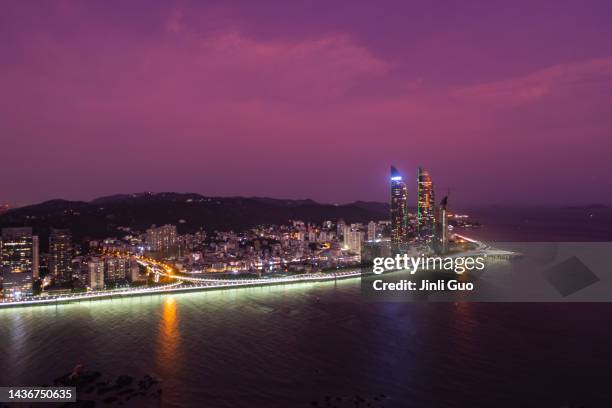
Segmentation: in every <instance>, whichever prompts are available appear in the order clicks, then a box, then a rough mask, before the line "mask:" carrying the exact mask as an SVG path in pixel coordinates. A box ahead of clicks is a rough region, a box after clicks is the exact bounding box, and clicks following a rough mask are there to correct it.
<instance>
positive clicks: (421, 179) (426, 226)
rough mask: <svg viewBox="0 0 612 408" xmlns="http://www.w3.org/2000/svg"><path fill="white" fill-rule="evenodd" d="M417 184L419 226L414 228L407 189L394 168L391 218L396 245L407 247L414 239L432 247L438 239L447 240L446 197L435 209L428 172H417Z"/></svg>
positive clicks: (422, 170)
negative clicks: (409, 211) (405, 245)
mask: <svg viewBox="0 0 612 408" xmlns="http://www.w3.org/2000/svg"><path fill="white" fill-rule="evenodd" d="M417 183H418V184H417V194H418V197H417V216H416V225H413V224H411V223H410V222H409V219H408V188H407V187H406V183H405V182H404V178H403V176H402V175H401V174H400V172H399V171H398V170H397V169H396V168H395V167H394V166H391V214H390V215H391V243H393V244H407V243H409V242H411V241H413V240H415V239H416V240H417V241H420V242H428V243H433V242H434V238H436V237H437V238H440V239H442V240H444V241H445V240H446V202H447V197H444V199H443V200H442V201H441V202H440V206H439V207H438V208H437V209H436V205H435V198H434V188H433V183H432V181H431V177H430V176H429V172H428V171H427V170H424V169H423V168H421V167H419V169H418V174H417ZM436 213H438V214H436ZM436 221H438V222H436ZM436 241H437V240H436Z"/></svg>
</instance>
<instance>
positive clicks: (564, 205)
mask: <svg viewBox="0 0 612 408" xmlns="http://www.w3.org/2000/svg"><path fill="white" fill-rule="evenodd" d="M145 194H151V195H158V194H179V195H189V194H194V195H199V196H202V197H207V198H225V199H230V198H236V199H238V198H243V199H270V200H279V201H285V200H286V201H312V202H315V203H317V204H322V205H350V204H354V203H358V202H364V203H376V204H388V203H389V202H388V201H383V200H359V199H357V200H352V201H344V202H330V201H322V200H316V199H313V198H308V197H302V198H289V197H273V196H263V195H261V196H253V195H250V196H247V195H209V194H204V193H198V192H194V191H185V192H181V191H139V192H129V193H123V192H120V193H112V194H104V195H99V196H95V197H93V198H86V199H68V198H62V197H54V198H50V199H46V200H41V201H37V202H32V203H25V204H23V205H12V204H11V203H10V202H6V201H4V202H3V201H0V205H3V204H10V205H11V207H10V208H11V209H18V208H23V207H29V206H36V205H40V204H43V203H46V202H50V201H56V200H61V201H69V202H84V203H92V202H93V201H96V200H99V199H103V198H111V197H115V196H130V195H145ZM443 196H444V195H441V197H443ZM409 201H410V199H409ZM438 201H439V200H438ZM450 204H451V205H450V207H451V208H453V206H454V207H455V208H458V209H461V210H467V209H470V208H472V209H480V208H494V207H499V208H559V209H563V208H568V207H579V208H582V207H591V206H603V207H607V208H612V204H610V203H604V202H588V201H587V202H582V203H555V204H553V203H536V204H528V203H472V204H465V203H456V204H454V205H453V202H452V195H451V201H450ZM409 207H416V196H415V197H414V205H413V204H412V203H409Z"/></svg>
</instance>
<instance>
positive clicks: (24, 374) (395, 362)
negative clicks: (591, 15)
mask: <svg viewBox="0 0 612 408" xmlns="http://www.w3.org/2000/svg"><path fill="white" fill-rule="evenodd" d="M494 211H495V212H496V213H497V216H495V217H492V218H489V217H490V216H491V215H490V214H489V213H487V212H486V211H485V212H482V213H480V214H478V215H477V214H475V213H474V215H475V216H476V217H477V219H479V220H481V221H482V222H483V223H484V226H483V227H482V228H480V229H478V230H472V234H471V235H472V236H475V235H477V236H478V237H479V238H483V239H484V238H486V239H489V240H491V241H493V240H495V239H501V240H505V241H521V240H528V239H527V238H528V237H529V238H531V240H534V237H537V238H540V237H541V239H542V240H557V241H588V240H594V241H595V240H597V241H612V211H610V210H600V211H598V214H597V215H595V216H590V215H588V214H587V215H585V214H584V211H582V210H571V211H570V210H555V211H558V214H557V215H556V216H554V217H553V216H552V215H551V211H553V210H544V212H542V211H543V210H542V209H533V210H529V211H526V212H524V213H520V212H519V211H517V210H513V211H510V212H509V213H504V212H503V211H502V210H500V209H494ZM538 211H540V212H542V213H541V214H540V215H538ZM568 211H569V213H568ZM502 213H503V214H502ZM513 217H514V220H513ZM547 217H550V218H547ZM559 217H561V218H559ZM594 217H597V222H595V221H593V222H591V220H592V219H593V218H594ZM517 226H518V227H517ZM542 231H546V234H544V233H542ZM465 233H466V234H468V232H467V231H466V232H465ZM513 234H514V235H513ZM580 238H582V239H580ZM610 362H612V304H605V303H604V304H564V303H549V304H537V303H531V304H524V303H512V304H505V303H486V304H484V303H435V304H434V303H376V302H365V301H364V300H363V299H362V296H361V288H360V282H359V280H358V279H357V280H345V281H338V282H326V283H301V284H295V285H287V286H272V287H260V288H243V289H232V290H222V291H211V292H199V293H189V294H179V295H154V296H143V297H135V298H124V299H117V300H102V301H93V302H83V303H77V304H66V305H59V306H39V307H28V308H17V309H7V310H0V385H40V384H45V383H47V384H48V383H50V382H52V380H53V379H54V378H56V377H58V376H60V375H62V374H65V373H67V372H70V371H71V370H72V368H73V367H74V365H75V364H77V363H82V364H84V365H85V367H86V368H87V369H90V370H97V371H100V372H102V373H103V375H104V376H106V377H116V376H118V375H121V374H128V375H131V376H134V377H139V376H140V377H141V376H143V375H145V374H150V375H152V376H154V377H155V378H158V379H160V380H161V381H162V388H163V396H162V399H161V401H160V402H156V403H155V404H154V405H152V404H153V403H151V402H141V406H163V407H325V406H329V407H331V406H337V407H367V406H370V407H383V406H384V407H481V406H482V407H570V406H571V407H573V406H576V407H577V406H584V407H591V406H592V407H600V406H601V407H608V406H612V387H610V385H609V384H610V378H611V376H612V368H611V366H610ZM130 404H131V403H130ZM368 404H369V405H368ZM99 406H106V405H105V404H103V403H99Z"/></svg>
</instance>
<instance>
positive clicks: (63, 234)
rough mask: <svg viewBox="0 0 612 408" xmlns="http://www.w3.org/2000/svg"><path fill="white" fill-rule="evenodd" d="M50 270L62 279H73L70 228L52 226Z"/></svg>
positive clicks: (50, 235)
mask: <svg viewBox="0 0 612 408" xmlns="http://www.w3.org/2000/svg"><path fill="white" fill-rule="evenodd" d="M49 272H50V273H51V274H53V276H55V278H56V279H58V280H60V281H70V280H71V279H72V235H71V234H70V230H67V229H55V228H51V233H50V234H49Z"/></svg>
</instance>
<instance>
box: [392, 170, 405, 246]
mask: <svg viewBox="0 0 612 408" xmlns="http://www.w3.org/2000/svg"><path fill="white" fill-rule="evenodd" d="M390 212H391V243H393V244H401V243H405V242H406V241H407V240H408V188H407V187H406V183H404V180H403V177H402V175H401V174H400V173H399V171H397V169H396V168H395V167H393V166H391V211H390Z"/></svg>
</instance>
